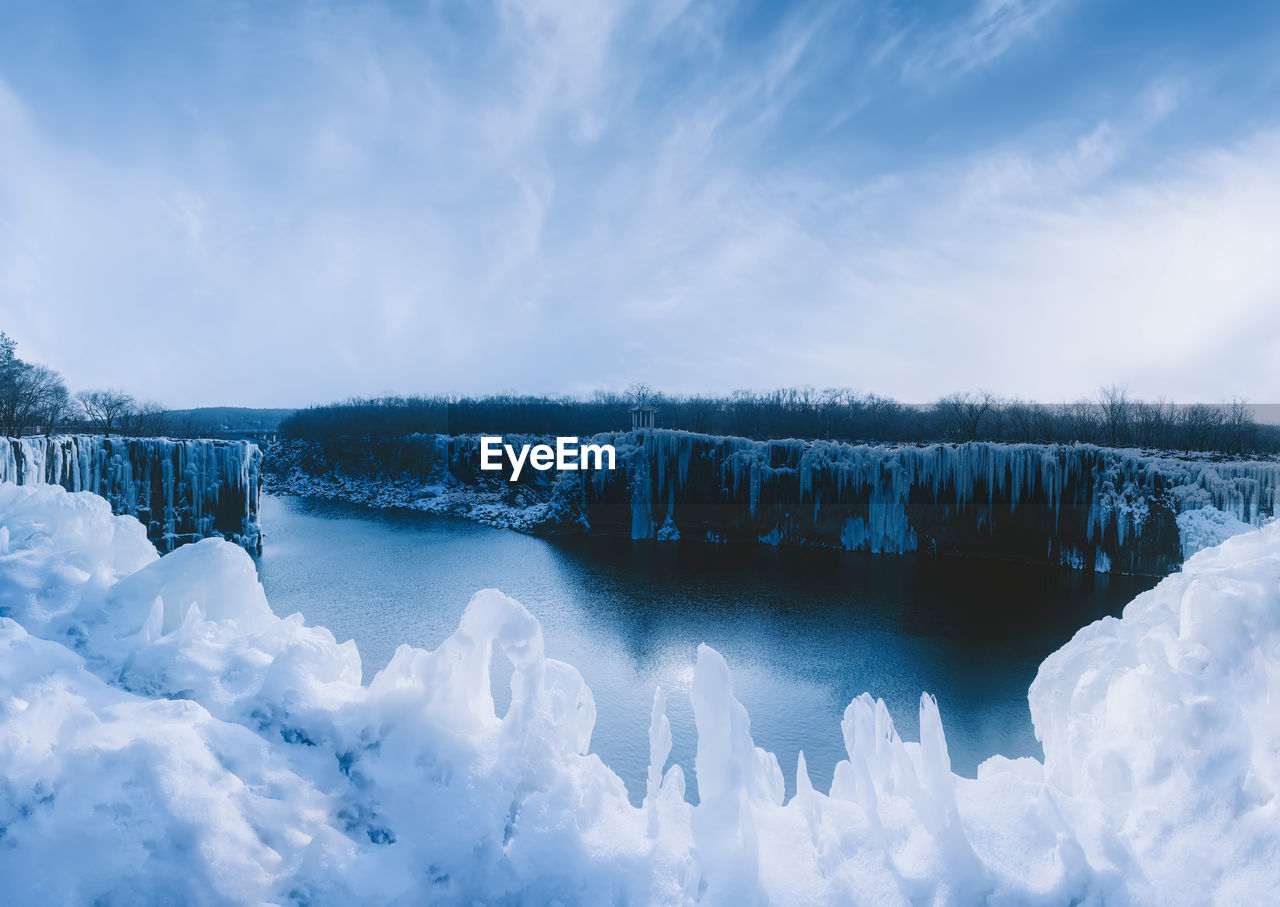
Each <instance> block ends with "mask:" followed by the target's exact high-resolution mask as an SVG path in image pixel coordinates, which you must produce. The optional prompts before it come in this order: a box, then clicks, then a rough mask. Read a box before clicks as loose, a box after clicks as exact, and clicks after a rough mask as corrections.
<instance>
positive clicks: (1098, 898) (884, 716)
mask: <svg viewBox="0 0 1280 907" xmlns="http://www.w3.org/2000/svg"><path fill="white" fill-rule="evenodd" d="M497 652H501V653H502V654H503V655H505V657H507V658H509V659H510V660H511V662H512V665H513V673H512V680H511V706H510V708H509V709H508V710H507V711H506V713H505V714H504V715H501V716H499V715H497V714H495V710H494V703H493V698H492V695H491V692H490V678H489V667H490V662H491V659H492V658H493V657H494V655H495V654H496V653H497ZM360 681H361V664H360V657H359V653H358V652H357V650H356V647H355V645H354V643H352V642H346V643H341V644H339V643H338V642H337V641H336V640H335V639H334V638H333V635H332V634H331V633H330V632H329V631H328V630H325V629H324V628H320V627H309V626H307V625H306V623H305V621H304V619H303V617H302V615H298V614H295V615H292V616H290V617H287V618H283V619H282V618H279V617H276V616H275V615H274V614H273V613H272V612H271V609H270V608H269V607H268V604H267V601H266V598H265V596H264V595H263V591H262V587H261V585H260V584H259V583H258V582H257V578H256V574H255V570H254V566H253V564H252V562H251V560H250V558H249V557H248V556H247V555H246V554H245V552H244V551H243V550H242V549H240V548H238V547H235V546H233V545H230V544H228V543H226V542H225V541H222V540H220V539H206V540H204V541H201V542H198V543H197V544H194V545H188V546H185V547H182V548H180V549H178V550H176V551H174V552H172V553H170V554H168V555H165V556H164V557H159V556H158V555H157V553H156V551H155V548H154V547H153V546H152V545H151V544H150V543H149V542H148V541H147V538H146V533H145V531H144V529H143V528H142V526H141V524H139V523H138V522H137V521H135V520H132V519H128V518H124V517H115V516H112V514H111V512H110V507H109V506H108V504H107V502H106V501H105V500H104V499H102V498H100V497H97V496H94V495H90V494H83V493H81V494H71V493H67V492H65V491H64V490H62V489H61V488H57V487H51V486H48V485H33V486H27V487H18V486H15V485H12V484H7V483H6V484H0V873H2V874H3V876H4V878H5V882H6V896H7V897H8V898H10V899H11V900H12V901H13V902H15V903H33V904H34V903H51V902H52V903H102V904H113V903H120V904H124V903H128V904H135V903H174V902H180V903H191V904H212V903H225V902H228V901H232V902H240V903H245V902H255V903H256V902H273V903H310V904H345V903H354V902H359V903H367V904H392V903H423V902H435V903H472V902H482V903H510V902H526V903H550V902H558V903H564V904H599V903H627V904H676V903H684V904H717V905H719V904H724V905H730V904H732V905H741V904H752V903H765V902H773V903H788V904H830V903H841V904H844V903H851V904H875V905H880V904H972V903H989V904H1018V905H1023V904H1046V905H1048V904H1065V903H1075V904H1133V903H1136V904H1160V905H1166V904H1174V905H1177V904H1197V905H1198V904H1204V903H1215V902H1216V903H1223V904H1235V903H1259V902H1262V901H1265V900H1267V899H1269V898H1271V897H1272V896H1273V893H1274V892H1275V891H1276V890H1280V860H1278V859H1277V854H1280V813H1278V810H1280V804H1278V801H1277V796H1276V795H1277V791H1280V722H1277V720H1276V717H1275V708H1274V703H1275V702H1276V701H1277V699H1280V524H1275V525H1269V526H1266V527H1263V528H1261V529H1259V530H1251V531H1249V532H1246V533H1244V534H1241V535H1239V536H1237V537H1235V538H1232V539H1230V540H1228V541H1227V542H1225V543H1224V544H1223V545H1221V546H1220V547H1217V548H1212V549H1209V550H1206V551H1202V552H1200V553H1199V554H1196V555H1194V556H1193V557H1191V559H1190V560H1189V561H1188V562H1187V563H1186V565H1185V566H1184V567H1183V569H1182V570H1181V571H1180V572H1179V573H1176V574H1174V575H1172V576H1170V577H1168V578H1166V579H1165V580H1164V581H1163V582H1161V583H1160V584H1159V585H1158V586H1156V587H1155V588H1154V589H1152V590H1150V591H1149V592H1146V593H1144V594H1143V595H1141V596H1139V597H1138V598H1136V599H1135V600H1134V601H1133V602H1132V603H1131V604H1130V605H1129V606H1128V607H1127V608H1126V609H1125V612H1124V617H1123V618H1122V619H1116V618H1105V619H1103V620H1101V621H1099V622H1097V623H1095V624H1092V625H1091V626H1089V627H1086V628H1085V629H1083V630H1081V631H1080V632H1079V633H1077V634H1076V636H1075V638H1073V639H1072V640H1071V641H1070V642H1069V643H1068V644H1067V645H1066V646H1064V647H1063V648H1062V649H1061V650H1059V651H1058V652H1057V653H1055V654H1054V655H1052V656H1050V657H1049V658H1048V659H1047V660H1046V661H1045V662H1044V664H1043V665H1042V666H1041V668H1040V671H1039V674H1038V676H1037V677H1036V680H1035V682H1034V684H1033V685H1032V687H1031V691H1030V704H1031V712H1032V717H1033V720H1034V723H1035V728H1036V733H1037V736H1038V737H1039V739H1040V740H1041V741H1042V742H1043V744H1044V751H1045V759H1044V761H1043V762H1039V761H1037V760H1034V759H1029V758H1023V759H1016V760H1009V759H1005V758H1002V757H999V756H995V757H993V758H992V759H990V760H988V761H987V762H985V763H984V764H983V765H982V766H981V767H980V768H979V770H978V773H977V777H976V778H973V779H966V778H961V777H958V776H956V775H955V774H953V773H952V772H951V770H950V761H949V758H948V754H947V745H946V738H945V734H944V731H943V727H944V722H943V716H941V715H940V714H939V711H938V707H937V704H936V702H935V701H934V700H933V698H932V697H930V696H928V695H924V696H922V698H921V702H920V728H921V740H920V741H919V742H918V743H917V742H913V741H904V740H902V739H901V738H900V737H899V735H898V733H897V732H896V730H895V729H894V723H893V720H892V718H891V717H890V715H889V713H888V710H887V709H886V708H885V706H884V703H883V702H881V701H876V700H873V699H872V698H871V697H869V696H866V695H863V696H860V697H858V698H856V699H854V700H853V702H851V703H850V704H849V706H848V708H847V709H845V712H844V717H843V721H842V722H841V730H842V732H843V735H844V741H845V749H846V756H847V758H846V759H845V760H843V761H841V762H840V764H839V765H838V766H837V767H836V770H835V774H834V780H833V783H832V785H831V789H830V790H829V791H828V792H821V791H818V790H815V789H814V787H813V785H812V783H811V782H810V780H809V776H808V773H807V770H806V766H805V762H804V757H803V755H802V756H801V757H800V759H799V762H798V765H797V766H795V769H794V770H795V772H796V782H797V783H796V791H797V792H796V795H795V796H794V797H793V798H792V799H791V800H790V801H789V802H784V798H783V783H782V779H783V774H782V772H783V767H781V766H779V764H778V762H777V760H776V759H775V758H774V757H773V756H772V755H771V754H770V753H767V752H765V751H763V750H761V749H759V748H758V747H756V746H755V744H754V742H753V740H752V736H751V722H750V718H749V716H748V714H747V712H746V709H745V708H744V707H743V706H742V705H741V703H739V702H738V701H737V699H736V698H735V696H734V693H733V685H732V677H731V673H730V670H729V666H728V665H727V664H726V663H725V661H724V659H723V658H721V657H720V655H719V654H718V653H716V652H715V651H714V650H712V649H710V648H708V647H706V646H703V647H701V648H700V649H699V650H698V655H697V664H696V667H695V670H694V675H693V682H692V686H691V689H690V693H689V695H690V696H691V699H692V703H693V707H694V714H695V719H696V730H697V735H698V740H697V757H696V760H695V771H696V772H697V775H698V789H699V792H700V795H701V799H700V801H699V802H698V803H696V804H693V803H689V802H687V800H686V799H685V785H684V778H683V774H682V772H681V771H680V769H679V767H677V766H672V767H670V768H667V767H666V762H667V758H668V755H669V752H670V747H671V728H670V724H669V722H667V720H666V717H665V706H664V698H663V696H662V693H661V691H656V692H655V697H654V704H653V710H652V714H651V725H650V731H649V741H648V742H649V751H650V756H651V765H650V770H649V774H648V782H647V786H646V792H645V798H644V803H643V805H642V806H641V807H639V808H636V807H633V806H631V804H630V802H629V801H628V798H627V794H626V791H625V789H624V786H623V783H622V781H621V780H620V779H619V778H618V777H617V776H616V775H615V774H613V772H611V771H610V770H609V768H608V767H607V766H606V765H604V764H603V763H602V762H601V761H600V759H599V758H598V757H597V756H594V755H591V754H589V752H588V749H589V742H590V736H591V732H592V728H593V725H594V719H595V707H594V703H593V699H592V696H591V691H590V690H589V689H588V688H587V686H586V685H585V684H584V683H583V680H582V677H581V676H580V675H579V673H578V672H577V671H576V670H575V669H574V668H572V667H571V666H569V665H567V664H563V663H561V662H557V661H555V660H553V659H549V658H547V657H546V656H545V653H544V649H543V639H542V632H541V628H540V627H539V624H538V622H537V620H536V619H535V618H534V617H533V615H531V614H530V613H529V612H528V611H526V610H525V609H524V608H523V607H521V606H520V605H519V604H518V603H517V602H515V601H514V600H512V599H510V598H508V597H507V596H504V595H502V594H501V593H499V592H497V591H494V590H488V591H484V592H480V593H477V594H476V596H475V597H474V598H473V599H472V600H471V603H470V605H469V606H468V608H467V610H466V613H465V614H464V616H463V618H462V622H461V625H460V626H459V628H458V630H457V631H456V632H455V633H454V634H453V635H452V636H451V637H450V638H449V639H447V640H446V641H445V642H443V643H442V644H441V645H440V647H439V648H437V649H436V650H435V651H434V652H428V651H424V650H421V649H415V648H411V647H409V646H402V647H401V648H400V649H399V650H397V652H396V653H395V655H394V656H393V658H392V659H391V661H390V663H389V664H388V665H387V666H386V667H385V668H383V669H382V670H381V671H379V672H378V673H377V674H376V675H375V676H374V678H373V680H372V682H371V683H369V684H368V685H367V686H362V685H361V682H360ZM835 720H836V716H835V715H833V716H832V721H833V722H834V721H835ZM787 770H788V771H790V770H791V768H790V767H787Z"/></svg>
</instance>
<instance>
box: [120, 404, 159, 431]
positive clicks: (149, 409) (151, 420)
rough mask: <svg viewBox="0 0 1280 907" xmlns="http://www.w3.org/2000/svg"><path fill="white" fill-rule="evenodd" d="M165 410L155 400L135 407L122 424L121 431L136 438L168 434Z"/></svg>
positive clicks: (126, 415)
mask: <svg viewBox="0 0 1280 907" xmlns="http://www.w3.org/2000/svg"><path fill="white" fill-rule="evenodd" d="M167 423H168V420H167V418H166V415H165V408H164V407H163V406H161V405H160V404H159V403H156V402H155V401H154V400H148V401H147V402H145V403H140V404H137V405H136V406H134V407H133V408H132V409H131V410H130V411H129V412H127V413H126V414H125V416H124V419H123V421H122V422H121V423H120V429H121V431H123V432H125V433H126V434H129V435H132V436H133V437H135V438H154V437H158V436H160V435H163V434H165V433H166V431H167V429H168V424H167Z"/></svg>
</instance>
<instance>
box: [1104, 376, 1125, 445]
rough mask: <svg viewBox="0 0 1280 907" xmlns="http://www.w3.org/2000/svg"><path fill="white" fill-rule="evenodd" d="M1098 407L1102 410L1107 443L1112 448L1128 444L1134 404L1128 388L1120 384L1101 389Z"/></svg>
mask: <svg viewBox="0 0 1280 907" xmlns="http://www.w3.org/2000/svg"><path fill="white" fill-rule="evenodd" d="M1098 406H1099V407H1100V408H1101V410H1102V429H1103V431H1104V432H1105V433H1106V439H1107V443H1108V444H1110V445H1111V446H1112V447H1119V446H1120V445H1121V444H1124V443H1128V442H1129V435H1130V428H1131V425H1132V421H1133V403H1132V402H1130V400H1129V391H1128V388H1125V387H1123V386H1122V385H1119V384H1111V385H1108V386H1107V387H1103V388H1099V389H1098Z"/></svg>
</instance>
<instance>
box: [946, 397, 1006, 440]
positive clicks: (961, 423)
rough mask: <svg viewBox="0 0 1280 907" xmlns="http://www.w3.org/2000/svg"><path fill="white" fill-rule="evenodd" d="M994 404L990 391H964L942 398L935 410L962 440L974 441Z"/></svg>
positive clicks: (994, 398) (994, 399)
mask: <svg viewBox="0 0 1280 907" xmlns="http://www.w3.org/2000/svg"><path fill="white" fill-rule="evenodd" d="M996 402H997V401H996V397H995V395H994V394H992V393H991V392H990V391H984V390H980V391H978V392H977V393H970V392H968V391H966V392H965V393H963V394H950V395H948V396H946V397H943V398H942V399H941V400H939V401H938V403H937V408H938V410H939V411H941V413H942V414H943V416H944V418H946V420H947V421H948V422H950V423H951V426H952V428H953V429H954V430H955V431H956V432H957V433H958V434H959V435H960V437H961V438H962V439H964V440H965V441H976V440H977V439H978V436H979V435H980V434H981V432H982V426H983V423H984V422H985V421H986V419H987V417H988V416H989V415H990V413H991V411H992V409H993V408H994V407H995V405H996Z"/></svg>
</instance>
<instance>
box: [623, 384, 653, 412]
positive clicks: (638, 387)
mask: <svg viewBox="0 0 1280 907" xmlns="http://www.w3.org/2000/svg"><path fill="white" fill-rule="evenodd" d="M625 393H626V395H627V399H629V400H630V401H631V405H632V406H640V405H641V404H643V403H647V402H648V401H649V400H651V399H652V398H653V388H652V387H650V386H649V385H647V384H643V383H641V382H639V381H637V382H635V383H634V384H632V385H630V386H629V387H628V388H627V389H626V391H625Z"/></svg>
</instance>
